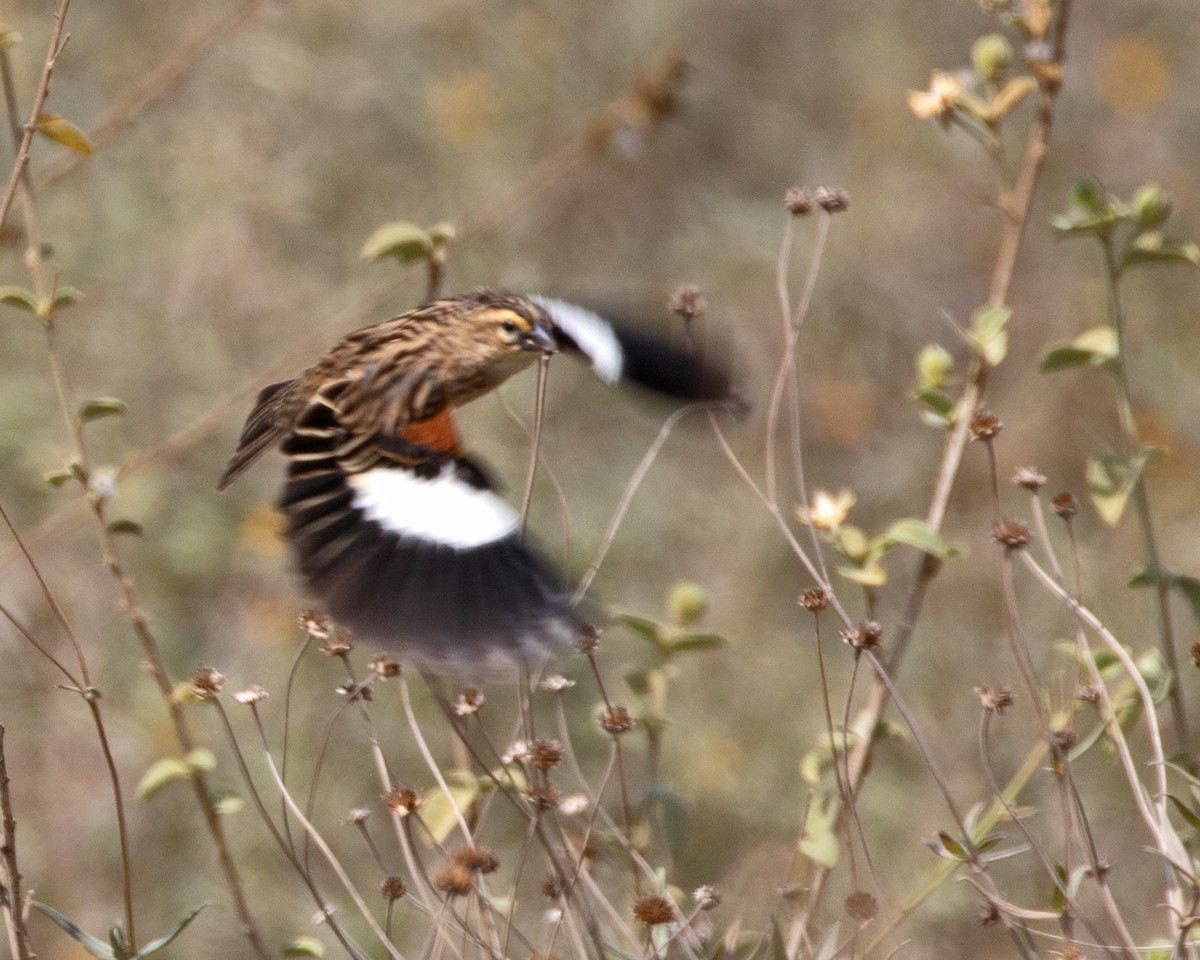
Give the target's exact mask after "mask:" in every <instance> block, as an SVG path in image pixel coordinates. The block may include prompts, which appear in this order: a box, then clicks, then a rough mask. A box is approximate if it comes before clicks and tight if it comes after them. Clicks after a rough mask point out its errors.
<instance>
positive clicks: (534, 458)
mask: <svg viewBox="0 0 1200 960" xmlns="http://www.w3.org/2000/svg"><path fill="white" fill-rule="evenodd" d="M549 372H550V354H548V353H543V354H542V355H541V356H540V357H538V370H537V392H536V394H535V395H534V396H535V399H534V406H533V436H532V437H531V438H530V444H529V445H530V451H529V471H528V473H526V475H525V493H524V495H523V496H522V497H521V538H522V539H524V537H525V531H526V529H527V528H528V526H529V505H530V503H532V502H533V481H534V479H535V478H536V477H537V468H538V459H539V457H540V454H541V451H542V419H543V415H544V414H545V412H546V379H547V374H549Z"/></svg>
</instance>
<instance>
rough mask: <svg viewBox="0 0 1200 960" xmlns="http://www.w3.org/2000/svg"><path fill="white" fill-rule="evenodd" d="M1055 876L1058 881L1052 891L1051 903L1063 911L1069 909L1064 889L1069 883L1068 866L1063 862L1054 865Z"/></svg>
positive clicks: (1060, 911) (1056, 908)
mask: <svg viewBox="0 0 1200 960" xmlns="http://www.w3.org/2000/svg"><path fill="white" fill-rule="evenodd" d="M1054 876H1055V877H1056V878H1057V879H1058V883H1056V884H1055V885H1054V887H1053V889H1051V891H1050V905H1051V906H1052V907H1053V908H1054V909H1055V910H1056V911H1057V912H1059V913H1062V912H1063V911H1064V910H1066V909H1067V898H1066V895H1065V894H1064V893H1063V889H1064V888H1065V887H1066V886H1067V883H1068V877H1067V868H1066V867H1064V866H1063V865H1062V864H1061V863H1056V864H1055V865H1054Z"/></svg>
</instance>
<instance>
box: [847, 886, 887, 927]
mask: <svg viewBox="0 0 1200 960" xmlns="http://www.w3.org/2000/svg"><path fill="white" fill-rule="evenodd" d="M845 906H846V912H847V913H848V914H850V916H851V917H853V918H854V919H855V920H857V921H858V922H859V923H866V922H867V921H868V920H874V919H875V916H876V915H877V914H878V913H879V903H878V901H877V900H876V899H875V898H874V897H873V896H871V895H870V894H869V893H867V892H866V891H865V890H855V891H854V892H853V893H852V894H850V896H848V897H847V898H846V903H845Z"/></svg>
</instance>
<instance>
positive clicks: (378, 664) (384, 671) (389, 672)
mask: <svg viewBox="0 0 1200 960" xmlns="http://www.w3.org/2000/svg"><path fill="white" fill-rule="evenodd" d="M371 672H372V673H373V674H375V676H377V677H379V679H380V680H387V679H388V678H389V677H398V676H400V661H399V660H397V659H396V658H395V657H389V656H388V655H387V654H382V653H381V654H380V655H379V656H377V657H376V658H375V659H374V660H372V661H371Z"/></svg>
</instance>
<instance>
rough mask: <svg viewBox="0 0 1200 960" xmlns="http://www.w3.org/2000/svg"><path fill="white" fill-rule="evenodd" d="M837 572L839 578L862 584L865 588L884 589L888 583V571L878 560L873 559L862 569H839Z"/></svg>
mask: <svg viewBox="0 0 1200 960" xmlns="http://www.w3.org/2000/svg"><path fill="white" fill-rule="evenodd" d="M837 572H838V575H839V576H842V577H845V578H846V579H847V580H850V581H852V582H853V583H859V584H862V585H863V586H864V587H882V586H883V585H884V584H886V583H887V571H886V570H885V569H884V568H883V564H881V563H880V562H879V560H878V558H875V559H872V560H871V561H870V562H868V563H866V564H864V565H863V566H861V567H838V568H837Z"/></svg>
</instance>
